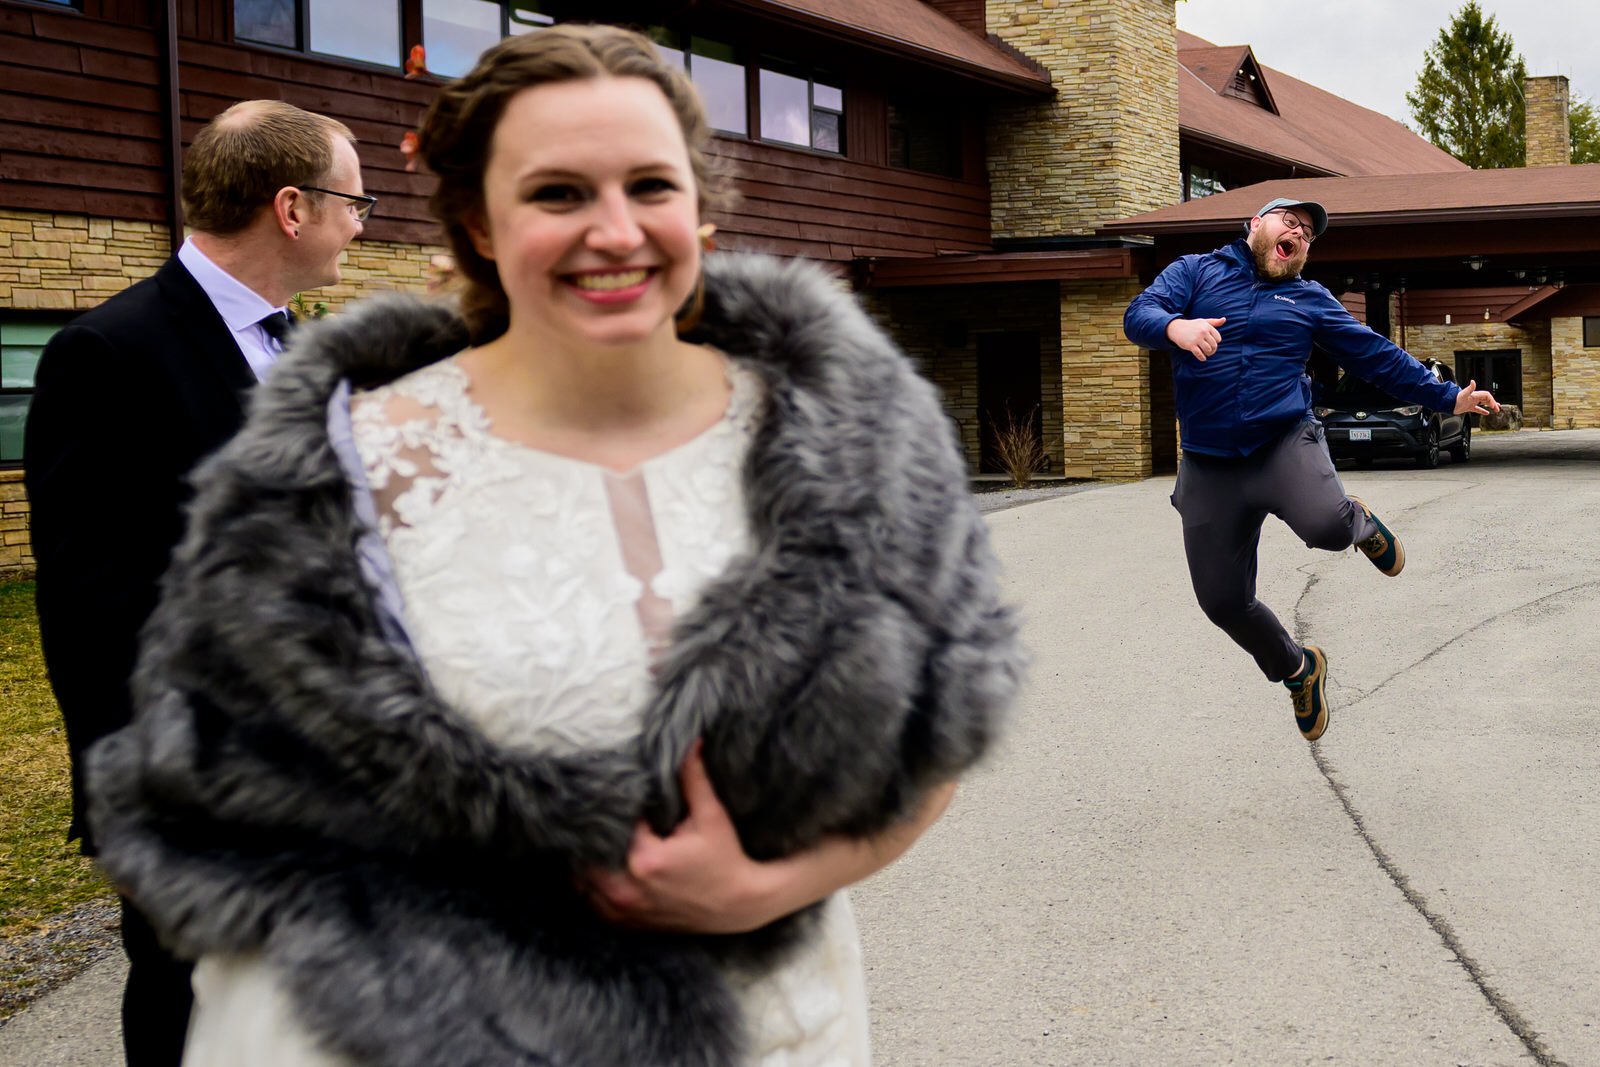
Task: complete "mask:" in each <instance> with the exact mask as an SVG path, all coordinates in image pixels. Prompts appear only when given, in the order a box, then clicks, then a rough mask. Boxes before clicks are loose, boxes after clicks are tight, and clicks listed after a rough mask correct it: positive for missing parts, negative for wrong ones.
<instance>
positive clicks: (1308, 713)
mask: <svg viewBox="0 0 1600 1067" xmlns="http://www.w3.org/2000/svg"><path fill="white" fill-rule="evenodd" d="M1303 647H1304V649H1305V654H1306V662H1305V666H1303V667H1301V668H1300V673H1298V674H1291V675H1290V676H1289V677H1287V678H1285V679H1284V680H1283V684H1284V687H1285V688H1287V689H1288V690H1289V699H1290V701H1292V702H1293V703H1294V724H1295V725H1296V726H1298V727H1300V733H1301V734H1302V735H1303V736H1304V737H1305V739H1306V740H1307V741H1315V740H1316V739H1317V738H1319V737H1321V736H1322V731H1324V730H1326V729H1327V728H1328V693H1327V681H1328V657H1327V656H1324V655H1323V654H1322V649H1320V648H1318V647H1317V646H1316V645H1305V646H1303Z"/></svg>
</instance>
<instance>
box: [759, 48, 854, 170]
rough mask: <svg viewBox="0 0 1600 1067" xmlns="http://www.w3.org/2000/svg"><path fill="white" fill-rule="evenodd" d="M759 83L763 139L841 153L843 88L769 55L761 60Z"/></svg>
mask: <svg viewBox="0 0 1600 1067" xmlns="http://www.w3.org/2000/svg"><path fill="white" fill-rule="evenodd" d="M759 86H760V100H761V138H762V140H765V141H782V142H783V143H784V144H794V145H800V146H801V147H803V148H815V149H817V150H818V151H822V152H839V153H843V151H844V125H843V121H842V120H843V118H844V92H843V90H840V89H836V88H834V87H832V86H830V85H825V84H823V82H821V81H818V80H817V76H815V75H813V74H810V73H808V72H806V71H804V70H801V69H799V68H797V67H796V66H795V65H794V64H790V63H783V62H782V61H781V60H774V59H770V58H768V59H764V60H763V61H762V66H761V71H760V79H759Z"/></svg>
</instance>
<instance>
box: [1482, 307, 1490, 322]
mask: <svg viewBox="0 0 1600 1067" xmlns="http://www.w3.org/2000/svg"><path fill="white" fill-rule="evenodd" d="M1483 321H1484V322H1488V321H1489V309H1488V308H1484V309H1483Z"/></svg>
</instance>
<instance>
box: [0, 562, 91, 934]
mask: <svg viewBox="0 0 1600 1067" xmlns="http://www.w3.org/2000/svg"><path fill="white" fill-rule="evenodd" d="M71 810H72V790H71V787H70V784H69V779H68V772H67V735H66V730H65V728H64V727H63V726H62V725H61V714H60V712H58V711H57V710H56V702H55V698H54V697H53V696H52V695H51V693H50V683H49V681H48V680H47V679H46V677H45V671H44V660H43V658H42V657H41V656H40V654H39V625H38V623H37V622H36V621H35V619H34V614H33V583H32V582H10V583H5V584H0V941H10V940H12V939H14V938H19V937H25V936H27V935H30V934H35V933H39V932H41V931H45V930H48V929H49V928H50V927H51V926H52V925H54V921H60V920H63V919H65V918H66V917H68V916H70V915H71V914H72V913H73V912H74V911H75V910H76V909H77V908H79V907H80V906H81V905H83V904H85V903H87V902H89V901H93V900H96V899H101V898H107V897H109V896H110V892H111V891H110V888H109V887H108V886H107V884H106V882H105V880H104V879H103V878H102V877H101V875H100V873H99V872H98V871H97V870H96V869H95V867H94V865H93V864H92V863H90V862H89V861H88V860H86V859H84V858H83V857H82V856H79V855H78V846H77V844H76V843H72V844H68V843H67V840H66V833H67V825H68V823H69V822H70V821H71Z"/></svg>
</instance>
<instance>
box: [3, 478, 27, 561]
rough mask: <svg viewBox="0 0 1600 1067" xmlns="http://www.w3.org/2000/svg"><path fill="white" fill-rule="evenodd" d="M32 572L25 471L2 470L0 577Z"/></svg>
mask: <svg viewBox="0 0 1600 1067" xmlns="http://www.w3.org/2000/svg"><path fill="white" fill-rule="evenodd" d="M32 573H33V543H32V541H31V540H29V537H28V495H27V493H26V492H24V491H23V488H22V472H21V471H19V470H0V580H4V579H7V578H26V577H28V576H29V575H31V574H32Z"/></svg>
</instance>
